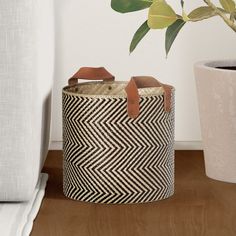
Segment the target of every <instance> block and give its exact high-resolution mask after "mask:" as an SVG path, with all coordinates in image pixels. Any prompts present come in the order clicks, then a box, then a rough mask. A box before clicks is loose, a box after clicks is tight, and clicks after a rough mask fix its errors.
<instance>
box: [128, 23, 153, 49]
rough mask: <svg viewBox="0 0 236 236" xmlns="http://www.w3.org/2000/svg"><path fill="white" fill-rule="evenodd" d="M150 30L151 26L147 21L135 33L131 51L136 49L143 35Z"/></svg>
mask: <svg viewBox="0 0 236 236" xmlns="http://www.w3.org/2000/svg"><path fill="white" fill-rule="evenodd" d="M149 30H150V28H149V27H148V24H147V21H145V22H144V23H143V24H142V25H141V26H140V27H139V28H138V30H137V31H136V33H135V34H134V37H133V39H132V41H131V44H130V48H129V51H130V53H132V52H133V51H134V49H135V48H136V47H137V45H138V44H139V42H140V41H141V40H142V39H143V37H144V36H145V35H146V34H147V33H148V32H149Z"/></svg>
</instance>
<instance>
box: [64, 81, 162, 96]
mask: <svg viewBox="0 0 236 236" xmlns="http://www.w3.org/2000/svg"><path fill="white" fill-rule="evenodd" d="M126 86H127V82H87V83H80V84H77V85H75V86H73V87H66V88H64V91H66V92H69V93H75V94H78V95H79V94H80V95H87V96H90V95H93V96H94V95H95V96H96V95H97V96H101V95H102V96H104V95H105V96H106V95H107V96H126V92H125V87H126ZM163 92H164V90H163V88H161V87H155V88H141V89H139V94H140V95H141V96H150V95H162V94H163Z"/></svg>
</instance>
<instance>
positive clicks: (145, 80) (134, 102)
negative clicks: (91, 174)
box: [125, 76, 173, 118]
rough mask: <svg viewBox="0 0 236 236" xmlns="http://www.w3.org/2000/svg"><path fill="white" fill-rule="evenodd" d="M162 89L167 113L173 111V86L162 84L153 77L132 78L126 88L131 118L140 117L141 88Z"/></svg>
mask: <svg viewBox="0 0 236 236" xmlns="http://www.w3.org/2000/svg"><path fill="white" fill-rule="evenodd" d="M150 87H162V88H163V89H164V109H165V111H166V112H170V111H171V90H172V88H173V87H172V86H170V85H166V84H162V83H160V82H159V81H158V80H156V79H155V78H153V77H151V76H136V77H132V78H131V80H130V82H129V83H128V85H127V86H126V88H125V91H126V93H127V110H128V115H129V117H131V118H136V117H137V116H138V115H139V98H140V96H139V93H138V89H139V88H150Z"/></svg>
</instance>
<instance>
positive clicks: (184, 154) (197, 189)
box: [31, 151, 236, 236]
mask: <svg viewBox="0 0 236 236" xmlns="http://www.w3.org/2000/svg"><path fill="white" fill-rule="evenodd" d="M43 171H44V172H46V173H49V175H50V178H49V181H48V186H47V190H46V196H45V199H44V201H43V204H42V207H41V209H40V212H39V214H38V217H37V219H36V220H35V223H34V227H33V231H32V234H31V235H32V236H42V235H47V236H157V235H158V236H203V235H204V236H235V235H236V184H229V183H223V182H220V181H214V180H211V179H209V178H207V177H206V176H205V173H204V161H203V153H202V152H201V151H177V152H176V174H175V176H176V184H175V195H174V196H173V197H172V198H170V199H167V200H163V201H159V202H154V203H147V204H131V205H101V204H92V203H83V202H78V201H73V200H69V199H67V198H66V197H64V195H63V192H62V152H61V151H50V152H49V155H48V158H47V161H46V163H45V167H44V170H43Z"/></svg>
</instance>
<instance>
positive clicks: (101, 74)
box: [68, 67, 115, 86]
mask: <svg viewBox="0 0 236 236" xmlns="http://www.w3.org/2000/svg"><path fill="white" fill-rule="evenodd" d="M79 79H85V80H103V81H114V80H115V77H114V76H113V75H112V74H111V73H110V72H108V71H107V70H106V69H105V68H104V67H99V68H94V67H82V68H80V69H79V70H78V72H76V73H75V74H74V75H73V76H72V77H71V78H70V79H69V80H68V84H69V86H73V85H76V84H78V80H79Z"/></svg>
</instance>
